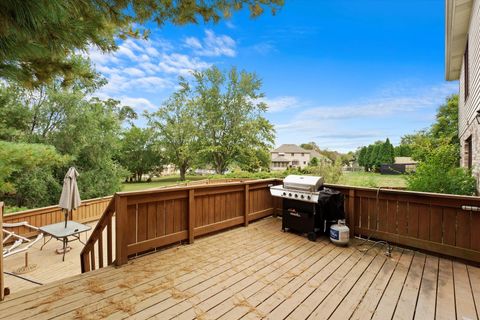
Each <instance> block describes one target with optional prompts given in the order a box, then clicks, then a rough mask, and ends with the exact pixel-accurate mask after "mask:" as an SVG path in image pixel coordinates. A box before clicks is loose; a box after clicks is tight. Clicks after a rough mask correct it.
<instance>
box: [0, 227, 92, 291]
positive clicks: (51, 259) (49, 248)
mask: <svg viewBox="0 0 480 320" xmlns="http://www.w3.org/2000/svg"><path fill="white" fill-rule="evenodd" d="M88 225H90V226H91V227H92V230H93V228H94V227H95V225H96V222H93V223H88ZM92 230H90V231H89V232H87V233H86V235H85V233H83V234H82V235H81V239H82V241H83V242H85V241H86V239H87V237H88V236H90V234H91V233H92ZM49 238H50V237H46V240H48V239H49ZM42 245H43V240H40V241H39V242H37V243H36V244H35V245H33V246H32V247H31V248H30V250H28V261H29V265H33V264H35V265H37V268H36V269H35V270H33V271H31V272H28V273H25V274H21V276H23V277H26V278H28V279H32V280H35V281H37V282H40V283H43V284H47V283H50V282H53V281H56V280H60V279H65V278H67V277H71V276H74V275H77V274H80V273H81V270H80V258H79V256H80V251H82V248H83V245H82V244H81V243H79V242H78V241H74V242H71V243H69V246H70V247H71V248H72V250H71V251H69V252H67V254H65V261H62V255H59V254H57V253H56V252H55V251H56V249H57V248H61V247H62V243H61V242H60V241H56V240H55V239H52V240H51V241H50V242H48V243H47V244H46V245H45V247H44V248H43V250H42V251H40V247H41V246H42ZM4 264H5V266H4V268H5V269H4V270H5V271H7V272H14V271H16V270H17V269H18V268H20V267H23V266H24V265H25V254H24V253H19V254H16V255H13V256H10V257H8V258H5V259H4ZM52 270H53V272H52ZM5 286H6V287H8V288H10V291H11V292H12V294H14V293H16V292H19V291H22V290H25V289H30V288H35V287H38V285H36V284H34V283H31V282H28V281H25V280H22V279H19V278H16V277H14V276H11V275H8V274H5Z"/></svg>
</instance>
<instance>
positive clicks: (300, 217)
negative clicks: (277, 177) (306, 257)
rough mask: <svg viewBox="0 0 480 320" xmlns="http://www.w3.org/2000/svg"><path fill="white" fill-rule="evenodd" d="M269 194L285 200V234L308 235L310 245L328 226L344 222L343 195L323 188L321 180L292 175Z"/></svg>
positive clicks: (313, 177) (283, 224)
mask: <svg viewBox="0 0 480 320" xmlns="http://www.w3.org/2000/svg"><path fill="white" fill-rule="evenodd" d="M270 193H271V194H272V196H274V197H280V198H283V214H282V230H283V231H293V232H297V233H302V234H303V233H306V234H307V236H308V239H309V240H311V241H315V240H316V239H317V234H318V233H320V232H325V231H326V230H328V229H327V227H329V225H328V224H330V223H333V222H336V221H337V220H338V219H344V218H345V213H344V210H343V201H344V198H343V194H341V193H340V192H338V191H335V190H332V189H329V188H324V187H323V178H322V177H315V176H300V175H289V176H287V177H285V179H284V180H283V185H278V186H272V187H270Z"/></svg>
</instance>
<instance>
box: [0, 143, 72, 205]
mask: <svg viewBox="0 0 480 320" xmlns="http://www.w3.org/2000/svg"><path fill="white" fill-rule="evenodd" d="M69 160H70V159H69V157H68V156H62V155H60V154H59V153H58V152H57V151H56V150H55V148H54V147H52V146H47V145H42V144H27V143H14V142H7V141H0V196H1V198H2V199H3V200H5V201H7V204H9V205H15V206H27V207H34V206H45V205H50V204H52V203H51V202H52V201H53V200H54V199H55V198H56V197H59V196H60V191H61V186H60V184H59V182H58V180H57V179H55V177H54V172H55V170H57V169H58V168H61V167H63V166H65V164H66V163H68V161H69ZM56 199H57V200H58V198H56Z"/></svg>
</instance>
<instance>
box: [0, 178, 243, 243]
mask: <svg viewBox="0 0 480 320" xmlns="http://www.w3.org/2000/svg"><path fill="white" fill-rule="evenodd" d="M248 180H250V179H203V180H196V181H191V182H183V183H178V184H176V185H173V186H165V187H160V188H158V189H165V188H172V187H184V186H194V185H205V184H221V183H227V182H243V181H248ZM146 185H147V184H146ZM111 199H112V196H107V197H103V198H95V199H89V200H83V201H82V204H81V205H80V207H79V208H77V209H76V210H74V211H73V213H72V220H74V221H77V222H80V223H87V222H93V221H97V220H98V219H100V217H101V216H102V214H103V212H104V211H105V208H106V207H107V205H108V203H109V202H110V200H111ZM63 220H64V213H63V211H62V209H60V207H58V206H49V207H43V208H36V209H31V210H25V211H20V212H15V213H11V214H7V215H5V216H4V219H3V222H5V223H15V222H23V221H26V222H28V224H30V225H33V226H37V227H40V226H44V225H47V224H52V223H57V222H62V221H63ZM10 230H11V231H12V232H15V234H18V235H21V236H24V237H32V236H36V232H34V231H32V230H31V229H29V228H26V227H24V226H20V227H15V228H11V229H10Z"/></svg>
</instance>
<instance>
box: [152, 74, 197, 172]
mask: <svg viewBox="0 0 480 320" xmlns="http://www.w3.org/2000/svg"><path fill="white" fill-rule="evenodd" d="M180 86H181V89H180V90H179V91H177V92H175V93H174V94H172V96H171V97H170V98H169V99H168V100H167V101H166V102H165V103H164V104H163V105H162V107H161V108H160V109H159V110H158V111H157V112H154V113H150V114H147V118H148V123H149V126H150V127H151V128H152V129H153V131H154V133H155V136H156V140H157V142H158V146H159V149H160V150H161V153H162V156H163V157H164V158H165V159H166V161H167V162H169V163H173V164H175V165H176V166H177V167H178V168H179V170H180V180H182V181H184V180H185V174H186V172H187V170H188V168H190V167H191V166H192V165H193V163H194V162H195V161H197V159H198V151H199V146H200V144H199V138H198V126H197V123H196V119H197V117H196V115H195V109H194V106H193V104H192V100H191V97H190V96H191V94H192V92H191V90H190V88H189V87H188V84H187V83H186V82H185V81H184V80H183V79H182V80H181V82H180Z"/></svg>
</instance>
